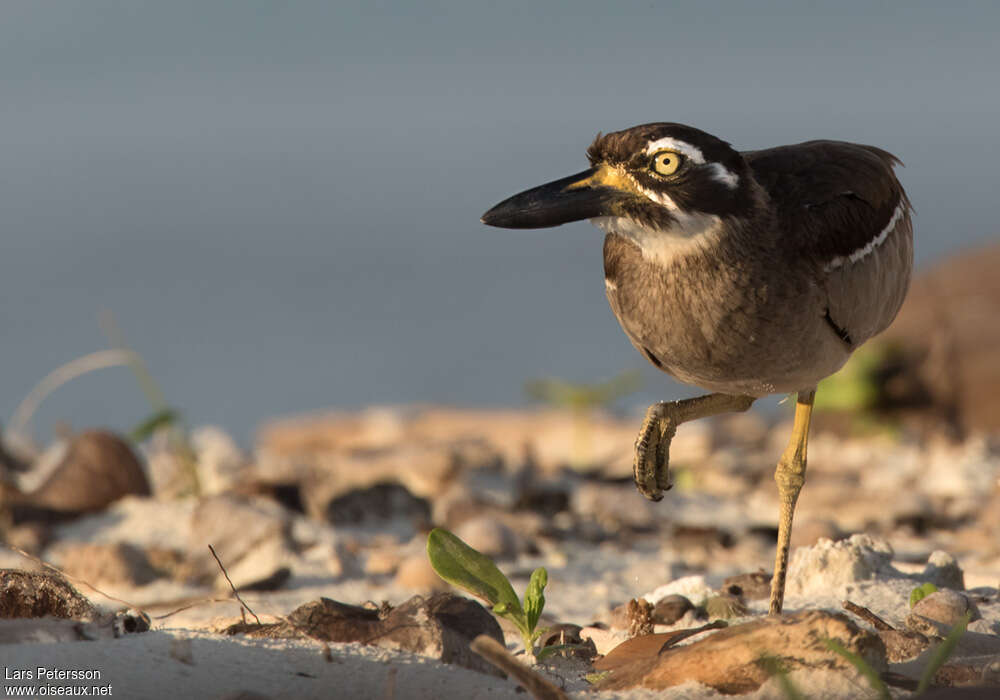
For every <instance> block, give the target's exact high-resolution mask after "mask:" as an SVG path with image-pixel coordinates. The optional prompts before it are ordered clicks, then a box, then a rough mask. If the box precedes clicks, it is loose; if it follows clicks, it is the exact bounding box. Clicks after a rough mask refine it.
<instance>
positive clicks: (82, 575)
mask: <svg viewBox="0 0 1000 700" xmlns="http://www.w3.org/2000/svg"><path fill="white" fill-rule="evenodd" d="M55 556H56V559H57V561H58V562H59V565H60V566H61V567H62V568H63V569H64V570H65V571H66V573H68V574H70V575H72V576H75V577H76V578H79V579H82V580H84V581H88V582H90V583H95V584H96V583H98V582H100V583H102V584H111V585H118V586H144V585H145V584H147V583H150V582H152V581H155V580H156V579H157V578H159V574H158V573H157V572H156V570H155V569H154V568H153V567H152V565H151V564H150V562H149V559H148V558H147V557H146V553H145V552H144V551H143V550H142V549H140V548H139V547H136V546H135V545H131V544H127V543H123V542H116V543H114V544H87V543H81V542H65V543H62V544H60V545H58V547H57V548H56V551H55Z"/></svg>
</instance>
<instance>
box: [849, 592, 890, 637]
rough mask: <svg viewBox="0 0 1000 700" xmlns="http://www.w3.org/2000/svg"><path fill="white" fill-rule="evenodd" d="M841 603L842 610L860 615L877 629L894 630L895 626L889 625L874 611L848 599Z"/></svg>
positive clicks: (883, 630)
mask: <svg viewBox="0 0 1000 700" xmlns="http://www.w3.org/2000/svg"><path fill="white" fill-rule="evenodd" d="M841 605H843V606H844V610H847V611H848V612H852V613H854V614H855V615H857V616H858V617H860V618H861V619H862V620H864V621H865V622H867V623H868V624H870V625H871V626H872V627H874V628H875V629H877V630H880V631H882V632H894V631H895V629H896V628H895V627H893V626H892V625H890V624H889V623H888V622H886V621H885V620H883V619H882V618H881V617H879V616H878V615H876V614H875V613H873V612H872V611H871V610H869V609H868V608H866V607H864V606H861V605H858V604H857V603H852V602H851V601H849V600H845V601H844V602H843V603H841Z"/></svg>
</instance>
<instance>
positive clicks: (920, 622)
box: [906, 590, 982, 636]
mask: <svg viewBox="0 0 1000 700" xmlns="http://www.w3.org/2000/svg"><path fill="white" fill-rule="evenodd" d="M966 613H971V614H972V619H973V620H978V619H980V618H981V617H982V616H981V615H980V614H979V609H978V608H977V607H976V604H975V603H973V602H972V601H971V600H969V598H968V597H967V596H966V595H965V594H964V593H959V592H958V591H951V590H941V591H934V592H933V593H929V594H928V595H926V596H925V597H923V598H921V599H920V600H918V601H917V603H916V605H914V606H913V609H912V610H911V611H910V614H909V615H908V616H907V617H906V626H907V627H909V628H910V629H912V630H914V631H916V632H920V633H922V634H933V635H938V636H942V635H943V634H947V633H948V630H950V629H951V628H952V627H954V626H955V625H956V624H957V623H958V621H959V620H961V619H962V616H963V615H965V614H966Z"/></svg>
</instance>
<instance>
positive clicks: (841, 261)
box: [823, 199, 906, 272]
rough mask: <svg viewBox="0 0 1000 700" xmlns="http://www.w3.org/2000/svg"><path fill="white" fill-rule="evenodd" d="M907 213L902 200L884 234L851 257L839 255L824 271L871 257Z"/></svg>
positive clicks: (883, 231)
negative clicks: (867, 256)
mask: <svg viewBox="0 0 1000 700" xmlns="http://www.w3.org/2000/svg"><path fill="white" fill-rule="evenodd" d="M905 213H906V200H905V199H901V200H900V202H899V204H897V205H896V210H895V211H894V212H892V218H890V219H889V223H888V224H886V226H885V228H884V229H882V232H881V233H880V234H879V235H877V236H875V238H873V239H871V240H870V241H868V243H867V244H865V245H864V246H863V247H861V248H858V249H857V250H856V251H854V252H853V253H851V254H850V255H846V256H845V255H838V256H837V257H835V258H834V259H833V260H831V261H830V262H828V263H827V264H826V265H825V266H824V267H823V270H824V271H825V272H829V271H830V270H835V269H837V268H838V267H840V266H841V265H843V264H844V263H847V262H850V263H856V262H857V261H858V260H860V259H861V258H863V257H865V256H866V255H870V254H871V252H872V251H873V250H875V249H876V248H878V247H879V246H880V245H882V243H884V242H885V239H886V238H888V236H889V234H890V233H892V231H893V230H894V229H895V228H896V226H897V224H899V220H900V219H901V218H903V214H905Z"/></svg>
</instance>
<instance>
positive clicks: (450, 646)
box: [288, 593, 504, 675]
mask: <svg viewBox="0 0 1000 700" xmlns="http://www.w3.org/2000/svg"><path fill="white" fill-rule="evenodd" d="M288 620H289V622H290V623H291V624H292V625H293V626H294V628H295V629H296V630H298V631H300V632H302V633H303V634H307V635H308V636H310V637H313V638H314V639H320V640H322V641H326V642H362V643H364V644H374V645H376V646H381V647H388V648H397V649H404V650H406V651H411V652H413V653H416V654H421V655H424V656H431V657H433V658H436V659H440V660H441V661H443V662H444V663H453V664H458V665H459V666H465V667H466V668H471V669H474V670H477V671H481V672H483V673H490V674H493V675H501V674H500V673H499V672H498V671H497V670H496V669H495V668H493V667H492V666H491V665H490V664H489V663H487V662H486V661H484V660H483V659H482V658H480V657H479V656H477V655H476V654H473V653H472V652H471V651H470V650H469V643H470V642H471V641H472V640H473V639H475V638H476V637H477V636H479V635H480V634H485V635H487V636H489V637H491V638H493V639H495V640H496V641H498V642H500V643H501V644H503V643H504V639H503V632H501V630H500V625H498V624H497V621H496V620H495V619H494V618H493V615H491V614H490V613H489V612H487V611H486V609H485V608H484V607H483V606H482V605H480V604H479V603H477V602H475V601H473V600H469V599H468V598H462V597H461V596H457V595H453V594H451V593H437V594H435V595H433V596H431V597H430V598H426V599H425V598H422V597H420V596H416V597H414V598H411V599H410V600H408V601H406V602H405V603H403V604H402V605H400V606H399V607H397V608H392V609H383V610H371V609H368V608H360V607H357V606H353V605H345V604H343V603H338V602H337V601H333V600H330V599H328V598H320V599H319V600H317V601H313V602H311V603H306V604H305V605H303V606H300V607H299V608H297V609H295V610H294V611H292V613H291V614H290V615H289V616H288Z"/></svg>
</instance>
